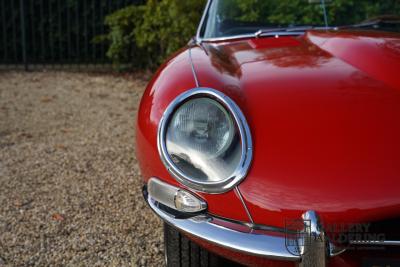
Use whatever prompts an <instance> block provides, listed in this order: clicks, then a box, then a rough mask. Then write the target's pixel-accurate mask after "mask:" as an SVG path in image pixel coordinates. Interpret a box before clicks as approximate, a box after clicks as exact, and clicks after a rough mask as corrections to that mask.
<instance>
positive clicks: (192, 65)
mask: <svg viewBox="0 0 400 267" xmlns="http://www.w3.org/2000/svg"><path fill="white" fill-rule="evenodd" d="M188 50H189V61H190V66H191V68H192V73H193V78H194V82H195V84H196V87H200V84H199V80H198V78H197V73H196V70H195V68H194V62H193V58H192V48H191V47H189V49H188Z"/></svg>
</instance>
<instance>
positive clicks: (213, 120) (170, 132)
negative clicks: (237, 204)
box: [158, 88, 252, 193]
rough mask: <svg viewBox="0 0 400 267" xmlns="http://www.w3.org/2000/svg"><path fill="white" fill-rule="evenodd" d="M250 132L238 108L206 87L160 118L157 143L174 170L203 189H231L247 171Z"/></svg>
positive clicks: (179, 101) (177, 102)
mask: <svg viewBox="0 0 400 267" xmlns="http://www.w3.org/2000/svg"><path fill="white" fill-rule="evenodd" d="M251 145H252V144H251V137H250V130H249V128H248V126H247V123H246V120H245V118H244V116H243V114H242V112H241V111H240V109H239V107H238V106H237V105H236V104H235V103H234V102H233V101H232V100H231V99H230V98H228V97H227V96H225V95H223V94H222V93H220V92H218V91H216V90H213V89H206V88H196V89H192V90H190V91H188V92H186V93H184V94H182V95H180V96H178V97H177V98H176V99H175V100H174V101H173V102H172V103H171V104H170V106H169V107H168V108H167V110H166V112H165V114H164V116H163V118H162V119H161V122H160V127H159V135H158V147H159V152H160V156H161V158H162V160H163V162H164V164H165V165H166V167H167V169H168V170H169V171H170V172H171V174H172V175H173V176H174V177H175V178H176V179H177V180H178V181H179V182H181V183H182V184H184V185H186V186H188V187H190V188H192V189H195V190H198V191H202V192H209V193H221V192H225V191H228V190H229V189H231V188H232V187H233V186H235V185H236V184H237V183H239V182H240V181H241V179H243V178H244V177H245V175H246V174H247V170H248V168H249V166H250V162H251V158H252V150H251V149H252V147H251Z"/></svg>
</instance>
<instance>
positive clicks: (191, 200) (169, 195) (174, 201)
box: [147, 178, 207, 213]
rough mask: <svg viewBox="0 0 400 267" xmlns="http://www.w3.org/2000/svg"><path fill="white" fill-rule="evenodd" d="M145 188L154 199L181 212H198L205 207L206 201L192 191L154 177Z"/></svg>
mask: <svg viewBox="0 0 400 267" xmlns="http://www.w3.org/2000/svg"><path fill="white" fill-rule="evenodd" d="M147 190H148V193H149V195H150V197H151V198H152V199H154V200H155V201H157V202H159V203H161V204H163V205H165V206H167V207H169V208H171V209H173V210H176V211H178V212H183V213H198V212H201V211H204V210H206V209H207V203H206V202H205V201H204V200H202V199H200V198H198V197H197V196H195V195H193V194H192V193H190V192H188V191H186V190H184V189H182V188H178V187H175V186H172V185H169V184H167V183H164V182H162V181H160V180H158V179H156V178H151V179H150V180H149V182H148V184H147Z"/></svg>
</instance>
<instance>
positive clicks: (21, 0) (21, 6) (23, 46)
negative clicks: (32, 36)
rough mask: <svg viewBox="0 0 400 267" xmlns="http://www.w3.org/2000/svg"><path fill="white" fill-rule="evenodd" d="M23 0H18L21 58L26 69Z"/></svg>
mask: <svg viewBox="0 0 400 267" xmlns="http://www.w3.org/2000/svg"><path fill="white" fill-rule="evenodd" d="M24 3H25V1H24V0H19V5H20V12H21V16H20V17H21V21H20V24H21V35H22V60H23V62H24V66H25V70H26V71H27V70H28V60H27V58H26V32H25V10H24Z"/></svg>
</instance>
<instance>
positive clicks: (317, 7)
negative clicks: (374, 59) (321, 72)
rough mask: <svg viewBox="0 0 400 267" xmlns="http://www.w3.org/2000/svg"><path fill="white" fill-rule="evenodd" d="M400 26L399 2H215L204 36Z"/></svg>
mask: <svg viewBox="0 0 400 267" xmlns="http://www.w3.org/2000/svg"><path fill="white" fill-rule="evenodd" d="M323 3H324V4H323ZM399 25H400V1H399V0H380V1H379V0H356V1H354V0H212V1H211V4H210V6H209V8H208V10H207V13H206V16H205V20H204V23H203V26H202V28H201V31H200V37H201V38H206V39H208V38H220V37H233V36H238V35H249V34H255V33H256V32H257V31H260V30H262V31H268V30H277V31H279V30H281V29H282V30H288V29H289V28H293V27H300V26H301V27H303V26H313V27H317V28H318V27H324V28H325V26H331V27H339V29H340V26H347V27H350V26H351V27H354V28H360V29H366V30H381V31H394V32H399V31H400V28H399Z"/></svg>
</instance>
